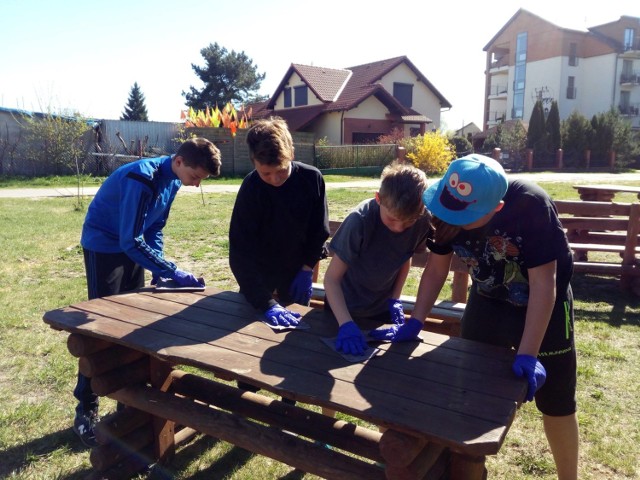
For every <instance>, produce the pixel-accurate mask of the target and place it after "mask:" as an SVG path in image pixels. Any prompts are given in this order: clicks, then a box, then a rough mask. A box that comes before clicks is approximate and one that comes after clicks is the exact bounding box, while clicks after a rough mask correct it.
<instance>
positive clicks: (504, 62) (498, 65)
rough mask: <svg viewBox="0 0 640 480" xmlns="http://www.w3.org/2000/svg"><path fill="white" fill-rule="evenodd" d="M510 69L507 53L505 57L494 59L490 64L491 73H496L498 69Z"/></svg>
mask: <svg viewBox="0 0 640 480" xmlns="http://www.w3.org/2000/svg"><path fill="white" fill-rule="evenodd" d="M508 69H509V59H508V58H507V56H506V55H505V56H504V57H501V58H499V59H497V60H494V61H492V62H491V65H489V72H490V73H495V72H496V71H500V70H508Z"/></svg>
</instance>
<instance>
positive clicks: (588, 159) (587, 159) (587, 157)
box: [584, 148, 591, 170]
mask: <svg viewBox="0 0 640 480" xmlns="http://www.w3.org/2000/svg"><path fill="white" fill-rule="evenodd" d="M584 166H585V169H586V170H589V167H590V166H591V150H589V149H588V148H587V149H586V150H585V151H584Z"/></svg>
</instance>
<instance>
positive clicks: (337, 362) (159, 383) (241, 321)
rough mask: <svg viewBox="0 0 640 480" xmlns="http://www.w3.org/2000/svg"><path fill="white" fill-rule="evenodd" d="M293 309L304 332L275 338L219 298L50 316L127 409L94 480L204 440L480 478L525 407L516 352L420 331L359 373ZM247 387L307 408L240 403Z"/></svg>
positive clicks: (331, 470) (301, 459)
mask: <svg viewBox="0 0 640 480" xmlns="http://www.w3.org/2000/svg"><path fill="white" fill-rule="evenodd" d="M291 308H292V309H295V310H296V311H298V312H300V313H301V314H302V315H303V320H304V322H305V323H307V324H308V325H309V326H310V328H309V329H308V330H295V331H291V330H290V331H284V332H275V331H273V330H272V329H271V328H269V327H268V326H267V325H265V324H264V323H262V322H260V321H258V316H257V314H256V311H255V310H254V309H253V308H252V307H251V306H250V305H249V304H248V303H247V302H246V301H245V299H244V297H243V296H242V295H241V294H239V293H236V292H230V291H221V290H218V289H215V288H212V287H207V288H206V290H205V291H204V292H190V293H187V292H162V293H160V292H156V291H154V290H153V289H151V288H146V289H142V290H140V291H137V292H134V293H128V294H122V295H114V296H111V297H105V298H100V299H95V300H90V301H85V302H81V303H77V304H75V305H71V306H69V307H65V308H60V309H56V310H52V311H49V312H46V313H45V314H44V322H45V323H47V324H49V325H50V326H51V327H52V328H54V329H56V330H63V331H65V332H68V333H70V335H69V336H68V339H67V345H68V348H69V351H70V352H71V353H72V354H73V355H75V356H77V357H79V368H80V371H81V372H83V374H86V375H87V376H90V377H91V378H92V380H91V381H92V387H93V389H94V391H95V392H96V393H97V394H98V395H100V396H108V397H110V398H113V399H115V400H117V401H119V402H120V403H122V404H124V405H126V408H124V410H122V411H119V412H116V413H113V414H111V415H109V416H107V417H106V418H103V419H102V420H101V421H100V422H99V423H98V427H97V434H96V437H97V440H98V442H99V443H100V445H99V446H98V447H96V448H94V449H93V451H92V452H91V461H92V465H93V467H94V470H95V471H100V472H103V473H104V472H108V471H109V469H111V470H113V469H119V471H121V472H122V471H125V470H126V469H125V468H124V466H123V465H125V466H126V465H128V464H127V463H126V462H127V455H128V454H130V453H131V451H134V452H137V453H135V454H134V455H132V456H131V457H129V461H133V460H131V459H134V460H135V461H138V462H140V458H141V457H142V454H145V455H147V456H146V457H144V458H147V461H148V462H149V463H152V462H156V461H157V462H160V463H167V462H168V461H169V460H170V459H171V457H172V456H173V454H174V451H175V445H176V442H179V441H180V437H181V436H183V435H184V433H185V431H187V432H188V431H191V432H194V431H195V432H202V433H205V434H208V435H211V436H214V437H216V438H220V439H222V440H225V441H228V442H230V443H233V444H235V445H237V446H239V447H241V448H245V449H247V450H250V451H253V452H255V453H258V454H261V455H266V456H269V457H271V458H274V459H276V460H279V461H281V462H284V463H286V464H289V465H291V466H293V467H296V468H298V469H301V470H303V471H306V472H311V473H313V474H316V475H319V476H321V477H323V478H332V479H362V478H367V479H373V480H375V479H379V480H382V479H384V478H394V479H416V480H417V479H424V478H428V479H436V478H437V479H445V478H452V479H455V478H465V479H481V478H484V476H485V475H486V469H485V457H486V456H487V455H495V454H497V453H498V451H499V450H500V447H501V445H502V443H503V441H504V439H505V436H506V434H507V432H508V430H509V427H510V425H511V423H512V421H513V419H514V417H515V414H516V410H517V407H518V406H519V404H520V403H521V402H522V400H523V398H524V396H525V394H526V382H525V381H524V380H523V379H520V378H516V377H514V375H513V374H512V372H511V363H512V361H513V357H514V353H513V352H512V351H510V350H507V349H503V348H497V347H493V346H489V345H484V344H481V343H477V342H472V341H468V340H464V339H461V338H453V337H447V336H444V335H439V334H435V333H429V332H426V331H423V332H422V333H421V336H422V337H423V339H422V341H421V342H417V341H416V342H408V343H398V344H381V345H380V346H379V347H380V353H379V354H378V355H377V356H374V357H372V358H370V359H369V360H368V361H365V362H356V363H352V362H350V361H347V360H346V359H345V358H343V357H342V356H341V355H340V354H338V353H337V352H335V351H334V350H333V349H332V348H331V347H330V346H328V345H327V344H325V343H324V341H323V339H324V338H327V337H334V336H335V335H336V334H337V323H336V321H335V319H334V318H333V316H332V314H331V313H330V312H327V311H324V310H316V309H313V308H308V307H302V306H298V305H294V306H292V307H291ZM375 326H376V325H375V324H371V325H365V327H366V328H368V327H375ZM178 365H188V366H190V367H197V370H196V371H197V372H202V374H200V373H193V372H191V373H186V372H185V371H182V370H179V369H178V368H177V366H178ZM187 370H189V369H187ZM211 374H214V375H215V376H214V375H211ZM238 380H239V381H242V382H246V383H248V384H251V385H253V386H255V387H259V388H260V389H263V390H264V391H269V392H272V393H273V394H275V395H277V396H282V397H286V398H289V399H294V400H296V401H298V402H301V403H302V404H303V405H302V406H300V403H298V404H297V405H296V406H292V405H287V404H285V403H283V402H281V401H280V400H278V399H276V398H273V397H271V396H268V395H264V394H262V393H260V392H258V393H251V392H246V391H242V390H239V389H238V388H237V386H236V381H238ZM304 404H307V405H317V406H320V407H327V408H329V409H333V410H337V411H339V412H343V413H345V414H347V415H349V416H351V417H355V418H357V419H361V420H363V421H365V422H368V423H369V424H371V425H372V428H369V427H364V426H361V425H356V421H355V419H354V421H353V422H345V421H342V420H337V419H335V418H331V417H328V416H324V415H322V414H320V413H317V412H315V411H313V410H312V409H310V408H308V407H306V408H305V407H304ZM360 423H361V422H360ZM378 427H384V429H386V430H384V433H381V432H380V431H379V429H378ZM136 428H137V430H136ZM314 441H317V442H320V443H326V444H329V445H331V446H332V448H331V449H327V448H323V447H322V446H319V445H318V444H317V442H316V443H314ZM123 445H125V446H126V445H129V446H128V447H126V448H125V447H123ZM118 462H120V463H118ZM143 463H144V462H143ZM139 467H140V466H139V465H138V468H139ZM131 468H133V467H131ZM134 470H135V469H134ZM134 470H132V471H134ZM101 475H102V473H101Z"/></svg>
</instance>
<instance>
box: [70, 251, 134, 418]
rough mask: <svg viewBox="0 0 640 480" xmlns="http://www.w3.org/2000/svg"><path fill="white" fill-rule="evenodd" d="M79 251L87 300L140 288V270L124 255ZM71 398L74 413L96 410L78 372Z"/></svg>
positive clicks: (87, 384)
mask: <svg viewBox="0 0 640 480" xmlns="http://www.w3.org/2000/svg"><path fill="white" fill-rule="evenodd" d="M83 252H84V268H85V273H86V276H87V291H88V294H89V300H92V299H94V298H100V297H107V296H109V295H115V294H117V293H124V292H129V291H132V290H137V289H138V288H142V287H144V268H142V267H141V266H140V265H138V264H137V263H135V262H134V261H133V260H131V259H130V258H129V257H128V256H127V255H125V254H124V253H98V252H94V251H91V250H86V249H83ZM73 396H74V397H75V398H76V399H77V400H78V406H77V407H76V412H77V413H80V414H82V413H85V412H89V411H97V409H98V403H99V400H98V396H97V395H96V394H95V393H93V390H92V389H91V379H90V378H88V377H85V376H84V375H82V374H81V373H80V372H78V380H77V383H76V387H75V388H74V389H73Z"/></svg>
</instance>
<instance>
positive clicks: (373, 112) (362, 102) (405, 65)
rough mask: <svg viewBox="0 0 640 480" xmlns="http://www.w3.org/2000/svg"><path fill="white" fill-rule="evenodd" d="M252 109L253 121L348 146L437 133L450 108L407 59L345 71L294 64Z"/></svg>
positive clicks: (401, 58)
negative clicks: (278, 122) (275, 121)
mask: <svg viewBox="0 0 640 480" xmlns="http://www.w3.org/2000/svg"><path fill="white" fill-rule="evenodd" d="M252 108H253V118H254V119H257V118H264V117H268V116H271V115H277V116H280V117H282V118H284V119H285V120H286V121H287V123H288V125H289V128H290V129H291V130H292V131H302V132H313V133H314V134H315V136H316V139H321V138H326V140H327V141H328V143H329V144H331V145H345V144H364V143H373V142H375V141H376V140H377V139H378V137H379V136H380V135H385V134H388V133H390V132H391V131H392V130H394V129H399V130H401V131H403V132H404V134H405V135H406V136H409V135H411V136H415V135H418V134H421V133H425V132H426V131H429V130H432V129H437V128H439V127H440V112H441V111H442V110H446V109H450V108H451V104H450V103H449V102H448V101H447V99H446V98H444V96H443V95H442V94H441V93H440V92H439V91H438V90H437V89H436V88H435V87H434V86H433V84H432V83H431V82H429V80H428V79H427V78H426V77H425V76H424V75H423V74H422V73H421V72H420V71H419V70H418V69H417V68H416V66H415V65H414V64H413V63H412V62H411V61H410V60H409V59H408V58H407V57H406V56H402V57H396V58H390V59H387V60H380V61H378V62H373V63H367V64H364V65H358V66H355V67H349V68H344V69H334V68H327V67H316V66H310V65H300V64H295V63H292V64H291V66H290V67H289V69H288V70H287V72H286V73H285V75H284V77H283V78H282V81H281V82H280V84H279V85H278V88H277V89H276V91H275V92H274V94H273V96H272V97H271V98H270V99H269V100H267V101H266V102H263V103H260V104H254V105H252Z"/></svg>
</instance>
